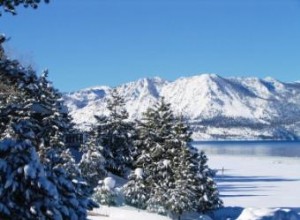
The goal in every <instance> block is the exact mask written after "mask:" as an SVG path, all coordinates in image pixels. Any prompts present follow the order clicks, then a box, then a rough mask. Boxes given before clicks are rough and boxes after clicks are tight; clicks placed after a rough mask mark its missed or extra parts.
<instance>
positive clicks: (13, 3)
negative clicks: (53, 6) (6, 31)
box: [0, 0, 50, 16]
mask: <svg viewBox="0 0 300 220" xmlns="http://www.w3.org/2000/svg"><path fill="white" fill-rule="evenodd" d="M49 1H50V0H44V2H45V3H49ZM40 2H41V0H0V7H1V8H3V9H4V11H6V12H10V13H12V14H13V15H16V14H17V12H16V7H17V6H19V5H23V6H24V7H25V8H28V7H31V8H34V9H36V8H37V7H38V4H39V3H40ZM0 16H1V11H0Z"/></svg>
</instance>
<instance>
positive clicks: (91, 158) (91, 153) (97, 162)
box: [79, 139, 107, 189]
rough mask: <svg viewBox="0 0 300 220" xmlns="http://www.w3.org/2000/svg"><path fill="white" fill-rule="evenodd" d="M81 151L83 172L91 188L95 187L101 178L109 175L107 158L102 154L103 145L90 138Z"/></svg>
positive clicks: (80, 164)
mask: <svg viewBox="0 0 300 220" xmlns="http://www.w3.org/2000/svg"><path fill="white" fill-rule="evenodd" d="M81 151H82V152H83V155H82V158H81V160H80V163H79V167H80V170H81V173H82V175H83V176H84V178H85V179H86V181H87V182H88V184H89V185H90V187H91V189H94V188H95V187H96V186H98V182H99V180H102V179H103V178H104V177H105V176H106V175H107V171H106V169H105V158H104V157H103V155H102V152H103V147H102V146H100V145H98V144H97V143H93V142H92V141H91V140H90V139H89V141H88V142H87V143H85V144H84V145H82V147H81Z"/></svg>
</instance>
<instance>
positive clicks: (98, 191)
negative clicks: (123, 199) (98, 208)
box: [93, 177, 117, 206]
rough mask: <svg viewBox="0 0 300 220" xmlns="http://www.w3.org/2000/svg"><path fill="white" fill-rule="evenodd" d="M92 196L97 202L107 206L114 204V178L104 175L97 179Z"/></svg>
mask: <svg viewBox="0 0 300 220" xmlns="http://www.w3.org/2000/svg"><path fill="white" fill-rule="evenodd" d="M93 197H94V199H95V200H96V201H97V202H98V203H99V204H102V205H108V206H114V205H116V203H117V201H116V199H117V193H116V190H115V180H114V179H113V178H112V177H106V178H105V179H104V180H101V181H99V185H98V186H97V187H96V188H95V192H94V194H93Z"/></svg>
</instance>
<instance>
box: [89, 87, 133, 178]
mask: <svg viewBox="0 0 300 220" xmlns="http://www.w3.org/2000/svg"><path fill="white" fill-rule="evenodd" d="M107 109H108V111H109V115H108V116H95V117H96V119H97V123H96V129H95V130H96V131H95V138H94V139H95V141H94V143H96V145H100V146H102V147H103V150H102V155H103V156H104V158H105V167H106V169H107V170H108V171H110V172H112V173H114V174H117V175H125V173H126V170H127V168H128V167H129V166H131V163H132V151H133V142H132V135H133V133H134V129H133V124H132V123H131V122H129V121H128V113H127V111H126V109H125V103H124V100H123V98H122V97H121V96H120V94H119V93H118V91H117V90H116V89H113V90H112V92H111V96H110V97H109V98H108V100H107Z"/></svg>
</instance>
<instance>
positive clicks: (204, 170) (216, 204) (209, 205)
mask: <svg viewBox="0 0 300 220" xmlns="http://www.w3.org/2000/svg"><path fill="white" fill-rule="evenodd" d="M195 156H196V157H197V160H198V161H199V162H198V169H199V174H198V175H199V177H200V186H201V187H200V188H199V189H198V193H199V194H200V195H201V197H200V199H199V200H198V202H197V211H200V212H206V211H210V210H214V209H217V208H220V207H222V206H223V202H222V200H221V199H220V197H219V191H218V188H217V185H216V183H215V181H214V179H213V177H214V176H215V172H214V171H213V170H211V169H210V168H209V167H208V165H207V161H208V158H207V156H206V154H205V152H204V151H200V153H198V152H197V153H196V155H195Z"/></svg>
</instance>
